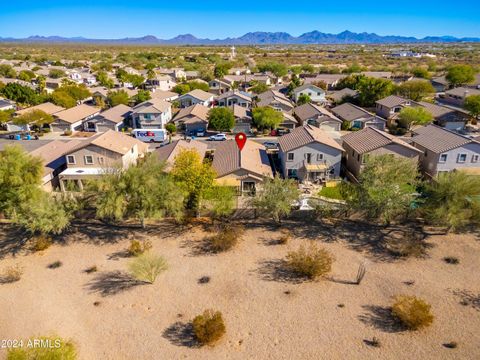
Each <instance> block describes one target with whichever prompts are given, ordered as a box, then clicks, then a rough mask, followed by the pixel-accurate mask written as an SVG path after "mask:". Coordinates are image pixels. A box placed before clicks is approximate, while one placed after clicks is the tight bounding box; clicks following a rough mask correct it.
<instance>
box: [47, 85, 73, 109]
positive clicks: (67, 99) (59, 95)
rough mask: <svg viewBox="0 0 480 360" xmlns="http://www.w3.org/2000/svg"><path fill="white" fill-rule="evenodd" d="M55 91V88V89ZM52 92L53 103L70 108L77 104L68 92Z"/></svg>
mask: <svg viewBox="0 0 480 360" xmlns="http://www.w3.org/2000/svg"><path fill="white" fill-rule="evenodd" d="M55 91H56V90H55ZM55 91H54V92H53V94H52V97H51V98H52V102H53V103H54V104H55V105H58V106H61V107H64V108H67V109H69V108H72V107H74V106H75V105H77V101H76V100H75V99H74V98H73V97H71V96H70V95H69V94H67V93H66V92H64V91H56V92H55Z"/></svg>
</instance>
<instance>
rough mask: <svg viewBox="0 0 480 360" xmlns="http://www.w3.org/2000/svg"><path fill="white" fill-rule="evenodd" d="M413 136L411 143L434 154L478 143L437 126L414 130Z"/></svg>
mask: <svg viewBox="0 0 480 360" xmlns="http://www.w3.org/2000/svg"><path fill="white" fill-rule="evenodd" d="M414 133H415V135H414V136H413V137H412V140H411V142H412V143H415V144H418V145H420V146H422V147H424V148H426V149H429V150H431V151H433V152H434V153H437V154H441V153H443V152H446V151H449V150H452V149H455V148H458V147H460V146H463V145H466V144H469V143H478V144H480V142H479V141H477V140H475V139H471V138H468V137H466V136H463V135H460V134H457V133H454V132H453V131H450V130H447V129H444V128H441V127H439V126H437V125H427V126H424V127H421V128H418V129H415V130H414Z"/></svg>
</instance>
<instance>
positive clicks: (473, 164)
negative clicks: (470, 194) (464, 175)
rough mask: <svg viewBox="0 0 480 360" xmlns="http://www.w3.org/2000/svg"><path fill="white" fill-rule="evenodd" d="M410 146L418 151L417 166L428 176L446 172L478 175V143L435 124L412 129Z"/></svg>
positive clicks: (479, 163) (479, 153) (479, 150)
mask: <svg viewBox="0 0 480 360" xmlns="http://www.w3.org/2000/svg"><path fill="white" fill-rule="evenodd" d="M411 144H412V145H413V146H415V147H416V148H417V149H419V150H420V151H421V156H420V167H421V169H422V171H423V173H424V174H425V175H427V176H428V177H435V176H437V175H438V174H439V173H442V172H449V171H454V170H457V171H465V172H472V173H476V174H480V141H478V140H476V139H472V138H469V137H466V136H463V135H460V134H458V133H455V132H453V131H450V130H447V129H444V128H441V127H439V126H436V125H427V126H424V127H421V128H418V129H415V130H414V136H413V137H412V139H411Z"/></svg>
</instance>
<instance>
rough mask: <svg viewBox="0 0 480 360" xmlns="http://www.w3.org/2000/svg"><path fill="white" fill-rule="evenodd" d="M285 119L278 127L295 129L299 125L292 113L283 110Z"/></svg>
mask: <svg viewBox="0 0 480 360" xmlns="http://www.w3.org/2000/svg"><path fill="white" fill-rule="evenodd" d="M282 115H283V120H282V122H281V123H280V124H279V125H278V129H289V130H292V129H295V128H296V127H297V126H298V120H297V119H296V118H295V116H293V115H292V114H290V113H287V112H284V111H282Z"/></svg>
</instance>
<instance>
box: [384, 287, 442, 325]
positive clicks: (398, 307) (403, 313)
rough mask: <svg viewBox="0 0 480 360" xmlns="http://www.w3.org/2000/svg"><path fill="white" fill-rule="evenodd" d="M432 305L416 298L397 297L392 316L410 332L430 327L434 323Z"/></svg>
mask: <svg viewBox="0 0 480 360" xmlns="http://www.w3.org/2000/svg"><path fill="white" fill-rule="evenodd" d="M430 308H431V306H430V304H428V303H426V302H425V301H424V300H422V299H419V298H417V297H415V296H406V295H402V296H397V297H396V299H395V303H394V304H393V306H392V314H393V316H394V317H396V318H397V319H398V320H400V322H401V323H402V324H403V325H405V326H406V327H407V328H408V329H410V330H417V329H421V328H423V327H427V326H429V325H430V324H431V323H432V322H433V315H432V313H431V312H430Z"/></svg>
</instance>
